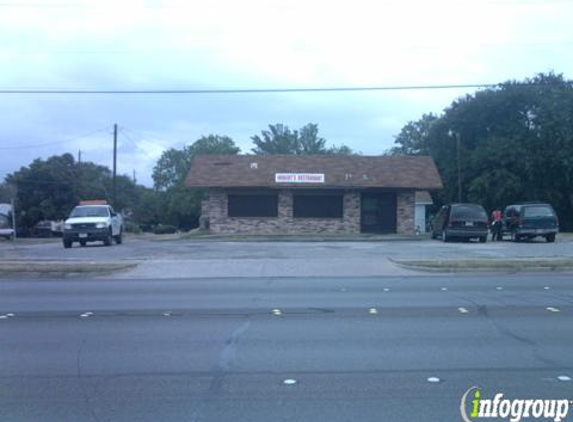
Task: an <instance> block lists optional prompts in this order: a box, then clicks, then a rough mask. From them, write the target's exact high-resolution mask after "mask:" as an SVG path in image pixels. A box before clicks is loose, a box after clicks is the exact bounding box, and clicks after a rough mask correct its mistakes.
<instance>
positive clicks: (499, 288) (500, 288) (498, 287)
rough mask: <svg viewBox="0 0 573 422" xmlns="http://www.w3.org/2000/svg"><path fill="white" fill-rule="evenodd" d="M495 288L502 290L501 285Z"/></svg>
mask: <svg viewBox="0 0 573 422" xmlns="http://www.w3.org/2000/svg"><path fill="white" fill-rule="evenodd" d="M495 290H503V287H501V286H497V287H496V288H495Z"/></svg>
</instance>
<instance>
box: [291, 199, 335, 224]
mask: <svg viewBox="0 0 573 422" xmlns="http://www.w3.org/2000/svg"><path fill="white" fill-rule="evenodd" d="M342 207H343V206H342V195H295V196H294V216H295V217H298V218H342Z"/></svg>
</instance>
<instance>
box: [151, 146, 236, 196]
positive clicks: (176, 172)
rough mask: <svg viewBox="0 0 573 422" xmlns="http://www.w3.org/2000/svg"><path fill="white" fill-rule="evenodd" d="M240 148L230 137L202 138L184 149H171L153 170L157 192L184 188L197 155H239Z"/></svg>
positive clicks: (163, 155)
mask: <svg viewBox="0 0 573 422" xmlns="http://www.w3.org/2000/svg"><path fill="white" fill-rule="evenodd" d="M239 152H240V149H239V147H237V146H236V145H235V143H234V142H233V140H232V139H231V138H229V137H228V136H219V135H209V136H202V137H201V138H199V139H198V140H197V141H195V142H194V143H193V144H191V145H189V146H185V147H183V149H175V148H170V149H168V150H167V151H164V152H163V154H161V157H160V158H159V160H158V161H157V163H156V164H155V167H154V168H153V175H152V177H153V183H154V186H155V189H157V190H168V189H171V188H174V187H176V186H182V185H183V183H184V181H185V177H186V176H187V173H188V172H189V169H190V168H191V161H192V160H193V157H195V156H196V155H204V154H232V155H234V154H238V153H239Z"/></svg>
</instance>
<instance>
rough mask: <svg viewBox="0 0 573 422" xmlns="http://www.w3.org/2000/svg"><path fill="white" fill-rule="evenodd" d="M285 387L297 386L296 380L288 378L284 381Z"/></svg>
mask: <svg viewBox="0 0 573 422" xmlns="http://www.w3.org/2000/svg"><path fill="white" fill-rule="evenodd" d="M283 384H284V385H295V384H296V380H293V379H292V378H287V379H286V380H284V381H283Z"/></svg>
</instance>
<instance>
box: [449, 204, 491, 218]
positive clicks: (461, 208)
mask: <svg viewBox="0 0 573 422" xmlns="http://www.w3.org/2000/svg"><path fill="white" fill-rule="evenodd" d="M452 218H475V219H479V218H481V219H487V214H486V213H485V210H484V209H483V208H482V207H480V206H478V205H457V206H455V207H454V208H453V209H452Z"/></svg>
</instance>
